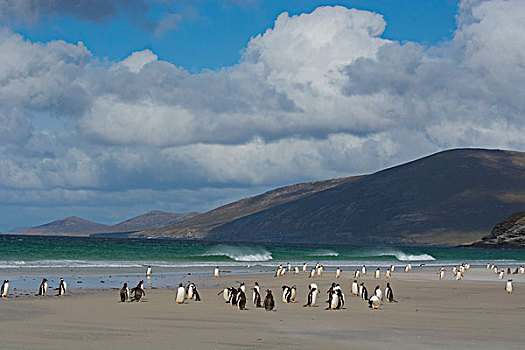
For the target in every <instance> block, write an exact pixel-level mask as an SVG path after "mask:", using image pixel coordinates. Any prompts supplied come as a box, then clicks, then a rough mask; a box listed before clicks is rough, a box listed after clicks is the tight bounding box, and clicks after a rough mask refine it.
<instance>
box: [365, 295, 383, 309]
mask: <svg viewBox="0 0 525 350" xmlns="http://www.w3.org/2000/svg"><path fill="white" fill-rule="evenodd" d="M379 304H381V299H379V298H378V297H377V295H372V296H371V297H370V299H369V300H368V307H369V308H371V309H374V310H377V309H378V308H379Z"/></svg>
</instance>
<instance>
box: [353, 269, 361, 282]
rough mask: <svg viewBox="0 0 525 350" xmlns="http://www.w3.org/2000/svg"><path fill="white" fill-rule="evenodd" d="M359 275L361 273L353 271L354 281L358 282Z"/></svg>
mask: <svg viewBox="0 0 525 350" xmlns="http://www.w3.org/2000/svg"><path fill="white" fill-rule="evenodd" d="M360 274H361V273H360V272H359V270H355V273H354V279H356V280H358V279H359V275H360Z"/></svg>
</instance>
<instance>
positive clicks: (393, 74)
mask: <svg viewBox="0 0 525 350" xmlns="http://www.w3.org/2000/svg"><path fill="white" fill-rule="evenodd" d="M100 2H101V3H103V1H100ZM6 3H11V5H12V4H14V3H12V2H9V1H7V2H5V1H4V2H0V9H1V8H2V6H3V7H4V8H5V6H6V5H5V4H6ZM23 3H24V2H21V4H23ZM20 11H24V10H23V9H21V10H20ZM458 11H459V12H458V15H457V21H458V25H457V30H456V32H455V34H454V37H453V39H452V40H450V41H448V42H444V43H442V44H441V45H439V46H435V47H424V46H421V45H419V44H417V43H413V42H402V43H400V42H395V41H389V40H386V39H384V38H382V33H383V31H384V29H385V26H386V22H385V20H384V18H383V17H382V16H381V15H380V14H376V13H371V12H367V11H359V10H355V9H348V8H345V7H340V6H336V7H321V8H318V9H316V10H315V11H314V12H312V13H308V14H301V15H298V16H290V15H289V14H287V13H283V14H281V15H280V16H279V17H278V18H277V19H276V21H275V24H274V26H273V27H272V28H269V29H268V30H266V31H265V32H264V33H261V34H260V35H257V36H256V37H253V38H252V39H251V40H250V41H249V43H248V45H247V47H246V49H245V50H244V51H243V53H242V59H241V60H240V61H239V62H238V64H237V65H235V66H232V67H225V68H222V69H220V70H217V71H203V72H200V73H197V74H191V73H189V72H188V71H186V70H184V69H183V68H181V67H177V66H174V65H173V64H171V63H169V62H165V61H161V60H159V59H158V57H157V56H156V55H155V53H154V52H151V51H149V50H144V51H137V52H134V53H132V54H131V55H130V56H129V57H127V58H125V59H124V60H122V61H119V62H107V61H104V60H101V59H99V58H97V57H93V55H92V54H91V53H90V51H89V48H86V47H85V46H84V45H83V43H81V42H79V43H76V44H73V43H66V42H63V41H53V42H48V43H38V42H31V41H29V40H27V39H26V38H24V37H22V36H20V35H18V34H15V33H13V32H12V31H11V30H9V29H6V28H4V29H2V30H1V31H0V195H1V196H2V198H9V200H8V201H7V204H4V205H8V206H11V207H10V208H21V207H22V208H26V210H29V209H27V208H28V207H38V206H40V205H43V204H42V203H43V202H44V201H46V202H53V203H59V202H61V201H62V202H63V203H68V206H70V207H74V206H75V205H77V206H80V207H82V208H91V209H90V210H91V211H90V212H92V213H95V212H96V209H93V208H98V207H99V206H100V203H101V202H103V201H108V202H111V203H113V204H112V205H113V206H117V205H116V204H115V199H113V200H112V201H109V200H108V196H110V195H109V194H111V196H112V198H121V200H116V201H117V202H119V203H120V204H119V205H120V206H121V208H122V210H121V211H120V212H119V213H121V215H122V213H123V212H124V211H125V209H126V208H131V207H133V208H138V207H137V206H136V204H133V205H134V206H133V205H131V204H130V203H132V202H135V203H136V202H137V201H140V203H142V204H141V205H142V207H140V206H139V207H140V208H145V209H146V210H147V209H153V206H155V205H160V203H163V205H164V207H163V209H172V210H194V209H195V210H204V209H209V208H211V207H212V205H210V203H213V204H218V203H221V202H224V201H227V200H233V199H235V198H238V196H242V195H247V194H250V193H256V192H258V191H260V190H261V189H263V188H270V187H273V186H278V185H282V184H286V183H293V182H299V181H307V180H311V179H319V178H328V177H334V176H346V175H350V174H358V173H365V172H370V171H375V170H379V169H381V168H383V167H386V166H390V165H394V164H397V163H400V162H404V161H407V160H411V159H414V158H416V157H420V156H424V155H427V154H429V153H431V152H435V151H439V150H442V149H446V148H451V147H487V148H510V149H516V150H524V149H525V137H524V136H523V135H525V123H524V120H525V117H524V115H525V114H524V112H525V100H524V99H523V96H525V85H524V84H523V81H525V65H523V62H525V22H524V21H523V20H522V18H523V17H524V16H525V3H524V2H523V1H520V0H507V1H505V0H488V1H476V0H464V1H462V2H461V4H460V6H459V10H458ZM1 12H2V11H0V13H1ZM108 13H111V10H108ZM28 16H29V15H28ZM174 20H175V21H174V22H173V23H171V24H170V23H167V24H166V25H176V22H177V19H174ZM210 189H216V190H215V191H213V190H210ZM225 189H228V191H226V190H225ZM166 193H170V194H171V195H173V197H174V198H172V197H171V196H170V200H168V199H166V195H165V194H166ZM202 193H208V194H209V195H208V196H205V195H202ZM87 194H89V195H87ZM175 194H176V195H175ZM197 194H200V195H197ZM24 198H26V199H27V200H23V199H24ZM39 198H41V199H39ZM43 198H45V200H43ZM53 198H54V199H53ZM160 198H162V200H161V199H160ZM195 198H199V200H198V201H196V200H195ZM30 203H32V204H30ZM55 205H57V206H58V204H55ZM86 210H87V209H86ZM101 211H102V209H101ZM97 215H99V218H102V217H103V214H100V213H99V214H96V215H95V216H97ZM55 216H56V215H55ZM114 216H115V217H116V216H118V215H117V214H116V213H115V214H114ZM125 216H128V215H127V214H126V215H124V217H125ZM120 218H123V217H122V216H121V217H119V219H120ZM106 219H107V220H110V219H111V217H109V216H107V217H106ZM2 228H3V229H7V228H8V227H5V224H4V227H1V225H0V230H1V229H2Z"/></svg>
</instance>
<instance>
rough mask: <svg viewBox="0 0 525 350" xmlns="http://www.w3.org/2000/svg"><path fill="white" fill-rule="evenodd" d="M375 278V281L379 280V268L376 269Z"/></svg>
mask: <svg viewBox="0 0 525 350" xmlns="http://www.w3.org/2000/svg"><path fill="white" fill-rule="evenodd" d="M375 278H376V280H379V279H381V269H380V268H379V267H378V268H377V269H376V273H375Z"/></svg>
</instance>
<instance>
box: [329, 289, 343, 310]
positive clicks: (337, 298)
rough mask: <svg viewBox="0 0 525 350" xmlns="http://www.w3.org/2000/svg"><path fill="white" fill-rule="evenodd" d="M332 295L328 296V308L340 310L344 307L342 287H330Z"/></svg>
mask: <svg viewBox="0 0 525 350" xmlns="http://www.w3.org/2000/svg"><path fill="white" fill-rule="evenodd" d="M329 292H330V296H329V298H328V309H330V310H339V309H341V308H342V307H343V305H344V301H343V296H342V292H341V289H332V288H331V289H330V291H329Z"/></svg>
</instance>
